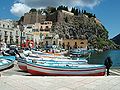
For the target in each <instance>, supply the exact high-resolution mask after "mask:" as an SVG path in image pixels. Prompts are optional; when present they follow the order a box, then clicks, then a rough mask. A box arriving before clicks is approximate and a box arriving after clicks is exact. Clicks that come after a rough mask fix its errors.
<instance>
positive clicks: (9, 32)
mask: <svg viewBox="0 0 120 90" xmlns="http://www.w3.org/2000/svg"><path fill="white" fill-rule="evenodd" d="M2 41H3V42H5V43H6V44H19V43H20V30H19V28H18V27H15V26H14V22H13V21H12V20H8V19H6V20H0V42H2Z"/></svg>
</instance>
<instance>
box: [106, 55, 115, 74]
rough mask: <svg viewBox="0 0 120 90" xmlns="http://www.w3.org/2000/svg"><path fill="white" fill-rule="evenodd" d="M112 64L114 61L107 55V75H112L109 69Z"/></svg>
mask: <svg viewBox="0 0 120 90" xmlns="http://www.w3.org/2000/svg"><path fill="white" fill-rule="evenodd" d="M112 64H113V62H112V60H111V58H110V57H107V58H106V59H105V62H104V65H105V66H106V69H107V76H108V75H110V72H109V69H110V67H111V66H112Z"/></svg>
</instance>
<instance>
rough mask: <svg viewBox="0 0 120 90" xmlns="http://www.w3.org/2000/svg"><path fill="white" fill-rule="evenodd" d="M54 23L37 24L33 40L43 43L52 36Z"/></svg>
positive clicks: (34, 27)
mask: <svg viewBox="0 0 120 90" xmlns="http://www.w3.org/2000/svg"><path fill="white" fill-rule="evenodd" d="M51 27H52V21H44V22H41V23H35V25H34V26H33V39H34V41H35V42H36V43H39V42H43V40H44V39H45V37H47V36H48V35H49V34H50V31H51Z"/></svg>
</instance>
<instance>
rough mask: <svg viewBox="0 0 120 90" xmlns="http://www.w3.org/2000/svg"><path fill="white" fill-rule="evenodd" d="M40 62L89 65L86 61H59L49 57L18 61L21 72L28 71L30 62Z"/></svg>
mask: <svg viewBox="0 0 120 90" xmlns="http://www.w3.org/2000/svg"><path fill="white" fill-rule="evenodd" d="M30 60H32V61H34V62H36V61H38V62H46V63H64V64H65V63H66V64H69V63H71V64H73V63H75V64H87V60H86V59H83V58H82V59H81V60H80V59H79V60H71V59H59V58H49V57H48V58H47V57H41V58H40V57H35V56H31V57H25V58H20V59H19V60H18V66H19V68H20V69H21V70H23V71H27V62H28V61H30Z"/></svg>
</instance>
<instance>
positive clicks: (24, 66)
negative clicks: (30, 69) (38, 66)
mask: <svg viewBox="0 0 120 90" xmlns="http://www.w3.org/2000/svg"><path fill="white" fill-rule="evenodd" d="M17 64H18V67H19V68H20V69H21V70H23V71H27V61H26V58H19V59H18V60H17Z"/></svg>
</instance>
